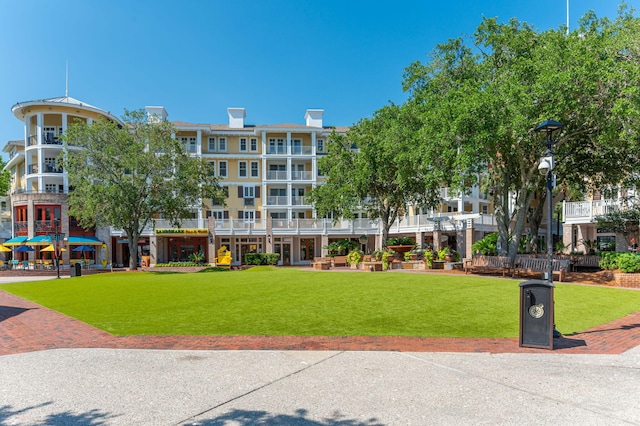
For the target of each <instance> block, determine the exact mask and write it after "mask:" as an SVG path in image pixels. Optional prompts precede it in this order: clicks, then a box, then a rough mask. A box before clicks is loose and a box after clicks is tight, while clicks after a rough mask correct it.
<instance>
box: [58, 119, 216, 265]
mask: <svg viewBox="0 0 640 426" xmlns="http://www.w3.org/2000/svg"><path fill="white" fill-rule="evenodd" d="M122 122H123V124H124V125H122V124H121V123H118V122H115V121H109V120H98V121H96V122H93V123H91V124H87V123H85V122H78V123H74V124H72V125H70V126H69V128H68V129H67V130H66V132H65V134H64V136H63V140H64V151H65V153H64V155H63V158H62V161H63V164H64V168H65V171H66V172H67V173H68V176H69V186H70V187H71V188H72V190H71V191H70V193H69V214H70V215H72V216H74V217H75V218H76V219H77V220H78V221H79V223H80V225H81V226H83V227H85V228H88V227H91V226H94V225H97V226H113V227H115V228H119V229H123V230H124V231H125V232H126V234H127V238H128V240H129V244H130V247H137V246H138V240H139V237H140V235H141V233H142V231H143V229H144V228H145V227H146V226H147V225H148V224H149V223H150V222H151V220H152V219H153V218H154V217H160V216H162V217H164V218H166V219H169V220H172V221H173V222H174V224H175V225H178V222H179V220H180V219H185V218H190V217H191V214H192V211H193V209H194V208H199V207H201V206H203V202H204V201H205V200H207V199H213V200H215V201H217V202H220V203H223V202H224V199H225V195H224V193H223V191H222V188H221V187H220V186H219V185H218V182H217V180H216V178H215V177H213V175H212V174H210V173H209V168H208V166H207V164H206V163H205V162H204V161H203V160H202V159H200V158H195V157H191V156H190V155H189V154H188V153H187V151H186V149H185V147H184V146H183V145H182V144H181V142H180V141H178V140H176V139H175V138H174V137H173V135H174V134H175V129H174V128H173V126H172V125H171V124H170V123H169V122H166V121H160V120H155V119H152V120H149V119H148V117H147V115H146V113H145V111H144V110H138V111H125V114H124V117H123V118H122ZM129 265H130V267H131V268H132V269H135V268H136V265H137V251H136V250H133V249H132V250H130V258H129Z"/></svg>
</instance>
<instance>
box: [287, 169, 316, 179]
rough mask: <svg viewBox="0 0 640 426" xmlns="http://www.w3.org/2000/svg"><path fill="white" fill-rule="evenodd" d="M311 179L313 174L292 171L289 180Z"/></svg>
mask: <svg viewBox="0 0 640 426" xmlns="http://www.w3.org/2000/svg"><path fill="white" fill-rule="evenodd" d="M311 179H313V172H303V171H292V172H291V180H311Z"/></svg>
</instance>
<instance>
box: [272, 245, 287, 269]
mask: <svg viewBox="0 0 640 426" xmlns="http://www.w3.org/2000/svg"><path fill="white" fill-rule="evenodd" d="M273 248H274V251H275V252H276V253H279V254H280V260H281V261H282V265H283V266H288V265H291V244H289V243H276V244H275V245H274V247H273Z"/></svg>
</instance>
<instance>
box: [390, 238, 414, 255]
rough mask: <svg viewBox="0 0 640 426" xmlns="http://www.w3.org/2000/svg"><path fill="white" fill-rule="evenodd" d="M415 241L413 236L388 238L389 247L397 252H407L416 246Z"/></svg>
mask: <svg viewBox="0 0 640 426" xmlns="http://www.w3.org/2000/svg"><path fill="white" fill-rule="evenodd" d="M415 244H416V243H415V241H414V239H413V238H411V237H397V238H389V239H387V247H388V248H390V249H392V250H393V251H395V252H397V253H406V252H408V251H411V250H413V249H414V248H415Z"/></svg>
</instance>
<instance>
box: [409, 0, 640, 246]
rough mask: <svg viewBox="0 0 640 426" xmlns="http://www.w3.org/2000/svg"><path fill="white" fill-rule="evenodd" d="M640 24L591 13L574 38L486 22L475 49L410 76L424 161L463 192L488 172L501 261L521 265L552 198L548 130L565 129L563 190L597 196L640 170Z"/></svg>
mask: <svg viewBox="0 0 640 426" xmlns="http://www.w3.org/2000/svg"><path fill="white" fill-rule="evenodd" d="M638 22H639V21H638V19H637V18H634V17H633V16H632V14H631V12H627V11H625V10H624V9H622V10H621V14H620V16H619V17H618V19H616V20H615V21H613V22H612V21H609V20H608V19H598V18H597V17H596V16H595V15H594V14H593V13H589V14H587V15H585V17H584V18H583V19H582V20H581V25H580V27H579V28H578V29H577V30H575V31H574V32H572V33H571V34H569V35H566V34H565V29H564V28H560V29H558V30H548V31H544V32H539V31H536V30H535V29H534V28H533V27H532V26H530V25H528V24H526V23H521V22H519V21H517V20H516V19H512V20H511V21H509V22H508V23H503V24H501V23H498V21H497V20H496V19H484V20H483V21H482V22H481V24H480V25H479V26H478V28H477V30H476V32H475V34H474V36H473V38H472V39H470V40H467V39H463V38H459V39H455V40H449V41H448V42H446V43H444V44H442V45H439V46H437V48H436V49H435V50H434V51H433V53H432V55H431V58H430V60H429V61H428V62H426V63H420V62H416V63H413V64H411V66H409V67H408V68H407V70H406V72H405V76H404V83H403V84H404V88H405V90H407V91H408V92H409V94H410V97H411V99H410V101H409V102H410V103H412V104H417V105H420V110H421V111H422V126H423V128H422V131H421V132H420V133H418V134H419V135H420V140H419V145H420V146H421V149H420V152H421V154H422V155H423V161H424V162H425V163H429V164H437V165H438V166H439V167H441V168H446V170H445V173H446V174H448V175H452V176H458V178H457V179H456V178H454V179H451V180H452V181H453V182H454V184H455V183H456V182H458V184H459V183H461V182H464V181H468V180H469V179H472V178H473V176H474V174H475V173H476V172H482V171H483V170H484V171H486V172H487V173H486V174H485V176H486V179H487V181H486V187H490V188H491V193H492V194H493V202H494V209H495V215H496V219H497V223H498V231H499V241H500V242H501V244H500V248H501V254H502V255H505V254H508V255H510V256H515V254H516V252H517V249H518V242H519V239H520V236H521V235H522V234H523V232H524V230H525V226H526V218H527V213H528V211H529V207H530V206H531V204H532V201H533V199H534V196H535V195H536V194H538V196H540V195H543V194H544V178H543V177H542V176H540V174H539V173H538V170H537V167H538V162H539V158H540V157H541V156H542V155H543V154H544V135H540V134H537V133H536V132H534V131H533V128H534V127H535V126H536V125H537V124H538V123H541V122H543V121H544V120H547V119H554V120H557V121H560V122H562V123H564V124H565V127H564V128H563V129H562V131H558V132H556V134H554V140H555V141H556V144H555V145H554V150H555V152H556V153H557V155H556V160H557V169H556V173H557V175H558V177H559V180H560V181H564V182H567V183H568V184H569V185H573V186H580V187H586V186H591V187H592V188H596V189H598V188H603V187H605V186H607V185H609V184H615V183H619V182H621V181H622V180H623V179H624V178H625V177H627V176H628V175H629V173H630V171H632V170H633V169H634V168H637V165H638V160H637V154H636V152H637V147H638V140H639V139H638V129H639V128H640V126H639V123H640V120H639V116H640V114H639V106H640V96H639V95H640V91H639V90H638V87H640V78H639V77H640V72H639V71H640V62H639V61H638V53H639V52H640V50H639V49H638V35H639V32H638V28H639V23H638ZM443 183H444V182H443ZM461 188H463V187H461ZM540 202H542V200H541V201H540Z"/></svg>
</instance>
